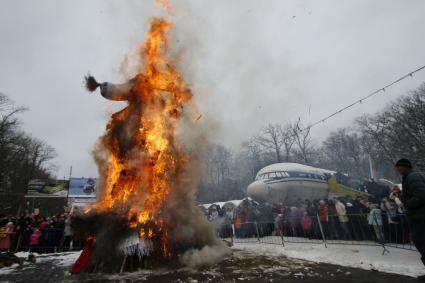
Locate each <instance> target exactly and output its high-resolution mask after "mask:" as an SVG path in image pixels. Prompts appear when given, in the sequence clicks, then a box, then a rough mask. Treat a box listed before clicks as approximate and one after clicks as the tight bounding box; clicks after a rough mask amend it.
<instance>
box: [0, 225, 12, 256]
mask: <svg viewBox="0 0 425 283" xmlns="http://www.w3.org/2000/svg"><path fill="white" fill-rule="evenodd" d="M14 230H15V225H13V222H8V223H7V224H6V226H4V227H1V228H0V250H6V251H8V250H10V248H11V246H12V234H13V232H14Z"/></svg>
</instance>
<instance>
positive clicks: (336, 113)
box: [301, 65, 425, 131]
mask: <svg viewBox="0 0 425 283" xmlns="http://www.w3.org/2000/svg"><path fill="white" fill-rule="evenodd" d="M423 69H425V65H424V66H422V67H420V68H418V69H416V70H414V71H412V72H410V73H408V74H406V75H404V76H402V77H400V78H398V79H397V80H395V81H393V82H391V83H389V84H387V85H386V86H384V87H381V88H380V89H377V90H375V91H373V92H371V93H369V94H368V95H366V96H365V97H362V98H360V99H359V100H356V101H354V102H353V103H351V104H349V105H347V106H345V107H343V108H341V109H339V110H337V111H336V112H334V113H332V114H330V115H328V116H326V117H324V118H322V119H320V120H318V121H316V122H314V123H313V124H310V125H309V126H307V127H305V128H304V129H302V130H301V131H304V130H310V129H311V128H313V127H315V126H317V125H319V124H320V123H324V122H325V121H326V120H329V119H330V118H332V117H334V116H336V115H338V114H339V113H341V112H343V111H345V110H347V109H349V108H351V107H353V106H354V105H356V104H360V103H362V102H363V101H365V100H366V99H369V98H371V97H373V96H375V95H377V94H379V93H381V92H385V90H386V89H387V88H389V87H391V86H393V85H395V84H397V83H399V82H401V81H402V80H404V79H406V78H408V77H413V74H415V73H417V72H419V71H422V70H423Z"/></svg>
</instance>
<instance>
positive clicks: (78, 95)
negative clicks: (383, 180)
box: [0, 0, 425, 177]
mask: <svg viewBox="0 0 425 283" xmlns="http://www.w3.org/2000/svg"><path fill="white" fill-rule="evenodd" d="M174 6H175V9H174V13H173V16H172V18H171V19H172V21H173V22H174V29H173V31H172V34H171V35H172V42H171V45H172V46H171V47H172V48H173V52H174V53H175V54H179V56H180V58H181V61H180V66H181V68H182V70H183V73H184V75H185V79H186V81H188V82H189V83H190V84H191V85H192V87H193V90H194V92H195V95H196V99H197V102H198V105H199V108H200V109H201V111H203V112H204V114H205V116H204V117H205V119H208V120H215V121H216V123H217V125H218V126H219V127H218V129H217V131H216V132H215V133H214V136H213V139H214V140H216V141H220V142H223V143H225V144H227V145H230V146H232V147H233V148H237V147H238V145H239V144H240V142H241V141H243V140H245V139H247V138H249V137H250V136H251V135H252V134H254V133H255V132H256V131H258V129H259V128H260V127H261V126H262V125H264V124H266V123H268V122H281V123H284V122H285V121H294V120H297V118H298V117H301V118H302V119H303V120H304V121H312V122H313V121H315V120H318V119H320V118H322V117H323V116H325V115H327V114H329V113H330V112H333V111H334V110H336V109H337V108H340V107H341V106H344V105H345V104H347V103H349V102H351V101H353V100H356V99H358V98H360V97H361V96H363V95H365V94H367V93H368V92H370V91H372V90H375V89H377V88H379V87H382V86H383V85H384V84H386V83H388V82H390V81H392V80H393V79H395V78H397V77H399V76H400V75H403V74H405V73H407V72H409V71H411V70H413V69H415V68H417V67H419V66H421V65H424V64H425V52H424V50H425V37H424V36H423V35H424V34H425V18H424V17H423V12H424V11H425V2H424V1H421V0H417V1H414V0H410V1H401V0H400V1H386V0H381V1H370V0H364V1H359V0H356V1H354V0H352V1H337V0H334V1H278V0H276V1H260V0H257V1H248V0H240V1H236V0H234V1H229V0H221V1H217V0H215V1H199V0H186V1H174ZM1 7H2V9H0V38H1V44H0V92H3V93H5V94H7V95H8V96H9V97H11V98H12V99H13V100H14V101H15V103H16V104H18V105H25V106H28V107H29V108H30V111H28V112H26V113H25V114H24V115H22V118H23V121H24V128H25V129H26V130H27V131H28V132H30V133H32V134H33V135H34V136H37V137H40V138H42V139H44V140H45V141H47V142H48V143H49V144H50V145H52V146H53V147H55V148H56V150H57V152H58V154H59V157H58V158H57V160H56V163H57V164H58V165H59V166H60V170H59V172H58V174H57V175H58V177H62V176H65V175H67V174H68V170H69V166H70V165H72V166H73V168H74V174H73V175H74V176H95V175H96V174H97V172H96V167H95V165H94V162H93V161H92V158H91V155H90V151H91V149H92V147H93V145H94V143H95V142H96V140H97V138H98V137H99V136H100V135H101V134H102V133H103V129H104V126H105V123H106V121H107V120H108V116H109V114H110V113H112V111H113V109H116V108H117V106H113V105H112V104H111V103H110V102H108V101H106V100H104V99H102V98H101V97H100V96H99V95H90V94H88V93H87V92H86V91H85V90H84V89H83V86H82V77H83V76H84V75H85V74H86V73H87V72H88V71H90V72H91V73H92V74H94V75H95V76H96V77H97V78H99V80H102V81H105V80H109V81H117V80H119V79H120V78H122V76H120V74H119V70H120V65H121V62H122V61H123V59H124V57H125V55H126V54H127V53H128V52H129V51H131V50H134V48H135V47H136V46H137V44H138V43H139V42H141V41H142V40H143V39H144V37H145V33H146V31H147V28H148V20H149V18H150V17H152V16H159V15H163V12H162V11H161V9H159V8H158V7H156V6H155V5H154V4H153V0H152V1H142V0H135V1H113V0H110V1H104V0H102V1H100V0H98V1H84V0H80V1H58V0H43V1H23V0H10V1H9V0H1ZM423 81H425V72H421V73H418V75H417V76H414V77H413V78H412V79H408V80H405V81H403V82H401V83H400V84H399V85H397V86H395V87H393V88H391V89H390V90H388V91H387V92H386V93H385V95H379V96H377V97H375V98H373V99H371V100H369V101H367V102H365V103H363V104H362V105H359V106H356V107H355V108H353V109H352V110H350V111H347V112H345V113H343V114H341V115H340V116H337V117H336V118H335V119H333V120H331V121H329V122H328V123H326V124H325V125H323V126H318V127H317V128H315V129H314V130H313V137H314V138H315V139H316V140H320V139H322V138H323V137H325V136H326V135H327V134H328V133H329V132H330V131H331V130H333V129H335V128H337V127H343V126H348V125H350V124H351V123H352V122H353V119H354V118H355V117H357V116H359V115H361V114H363V113H374V112H376V111H378V110H380V109H382V108H383V107H385V105H386V103H388V101H390V100H393V99H396V98H397V97H399V96H400V95H401V94H404V93H405V92H406V91H407V90H409V89H414V88H416V87H417V86H418V85H419V84H420V83H421V82H423ZM310 106H311V112H310V114H309V108H310Z"/></svg>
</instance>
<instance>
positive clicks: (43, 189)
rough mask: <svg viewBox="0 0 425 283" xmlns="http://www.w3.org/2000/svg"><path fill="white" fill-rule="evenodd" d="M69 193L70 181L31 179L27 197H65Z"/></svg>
mask: <svg viewBox="0 0 425 283" xmlns="http://www.w3.org/2000/svg"><path fill="white" fill-rule="evenodd" d="M67 195H68V181H65V180H31V181H29V182H28V188H27V194H26V196H25V197H63V198H66V197H67Z"/></svg>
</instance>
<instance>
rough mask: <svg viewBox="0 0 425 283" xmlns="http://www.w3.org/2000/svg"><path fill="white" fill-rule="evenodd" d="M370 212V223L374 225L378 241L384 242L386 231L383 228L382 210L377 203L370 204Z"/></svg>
mask: <svg viewBox="0 0 425 283" xmlns="http://www.w3.org/2000/svg"><path fill="white" fill-rule="evenodd" d="M370 208H371V209H370V213H369V215H368V223H369V225H372V227H373V230H374V232H375V235H376V238H377V239H378V242H380V243H383V242H384V239H383V235H384V232H383V230H382V212H381V210H380V209H379V208H378V206H377V205H375V204H370Z"/></svg>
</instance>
